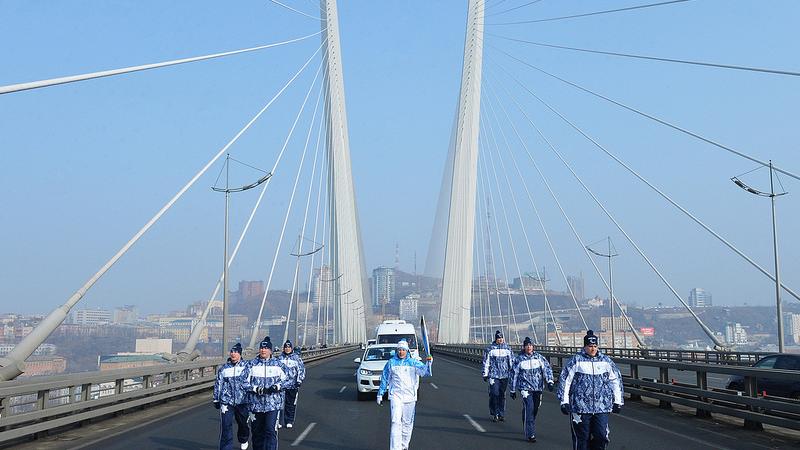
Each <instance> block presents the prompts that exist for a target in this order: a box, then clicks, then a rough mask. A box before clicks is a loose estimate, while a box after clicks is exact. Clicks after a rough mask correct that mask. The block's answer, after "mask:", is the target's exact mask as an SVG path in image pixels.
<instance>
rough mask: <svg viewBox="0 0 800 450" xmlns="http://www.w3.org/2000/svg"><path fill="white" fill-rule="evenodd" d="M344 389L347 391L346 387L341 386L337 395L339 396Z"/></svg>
mask: <svg viewBox="0 0 800 450" xmlns="http://www.w3.org/2000/svg"><path fill="white" fill-rule="evenodd" d="M345 389H347V386H342V388H341V389H339V393H340V394H341V393H342V392H344V390H345Z"/></svg>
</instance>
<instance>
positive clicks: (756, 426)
mask: <svg viewBox="0 0 800 450" xmlns="http://www.w3.org/2000/svg"><path fill="white" fill-rule="evenodd" d="M744 390H745V392H746V393H747V396H748V397H753V398H756V397H758V383H757V382H756V378H754V377H744ZM747 409H749V410H750V411H755V408H754V407H752V406H748V407H747ZM744 429H745V430H754V431H764V425H763V424H762V423H761V422H757V421H755V420H750V419H744Z"/></svg>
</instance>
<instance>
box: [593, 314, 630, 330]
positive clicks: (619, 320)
mask: <svg viewBox="0 0 800 450" xmlns="http://www.w3.org/2000/svg"><path fill="white" fill-rule="evenodd" d="M600 329H602V330H603V331H608V332H609V333H611V316H603V317H600ZM628 329H629V328H628V321H626V320H625V318H624V317H622V316H616V317H614V331H621V330H628Z"/></svg>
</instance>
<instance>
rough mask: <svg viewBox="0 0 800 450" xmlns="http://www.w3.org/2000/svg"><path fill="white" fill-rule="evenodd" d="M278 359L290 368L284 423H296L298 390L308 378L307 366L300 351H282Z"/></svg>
mask: <svg viewBox="0 0 800 450" xmlns="http://www.w3.org/2000/svg"><path fill="white" fill-rule="evenodd" d="M278 359H279V360H280V361H281V362H282V363H283V364H285V365H286V367H288V368H289V372H288V373H287V375H288V377H289V379H288V380H286V386H285V387H286V400H285V403H284V407H283V423H284V424H288V423H294V415H295V412H296V410H297V399H298V390H299V389H300V385H301V384H302V383H303V380H305V379H306V366H305V365H304V364H303V359H302V358H301V357H300V354H299V353H296V352H292V353H289V354H288V355H287V354H286V353H285V352H281V354H280V355H279V356H278Z"/></svg>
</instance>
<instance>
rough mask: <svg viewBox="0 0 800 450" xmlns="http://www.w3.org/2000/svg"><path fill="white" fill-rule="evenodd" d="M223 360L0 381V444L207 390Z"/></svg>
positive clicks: (308, 356)
mask: <svg viewBox="0 0 800 450" xmlns="http://www.w3.org/2000/svg"><path fill="white" fill-rule="evenodd" d="M356 348H358V345H343V346H337V347H329V348H324V349H318V350H310V351H306V352H303V361H305V362H311V361H317V360H320V359H324V358H329V357H331V356H335V355H339V354H342V353H346V352H350V351H352V350H354V349H356ZM223 362H224V361H221V360H218V359H208V360H200V361H194V362H190V363H183V364H159V365H155V366H147V367H140V368H136V369H119V370H109V371H97V372H84V373H76V374H68V375H55V376H47V377H33V378H27V379H17V380H14V381H4V382H0V444H2V443H5V442H8V441H12V440H15V439H19V438H22V437H25V436H30V435H36V434H37V433H41V432H46V431H48V430H52V429H55V428H61V427H65V426H69V425H74V424H77V423H81V422H84V421H86V420H89V419H94V418H98V417H102V416H106V415H110V414H115V413H119V412H121V411H124V410H128V409H131V408H136V407H141V406H146V405H149V404H152V403H156V402H161V401H165V400H169V399H172V398H175V397H180V396H185V395H188V394H193V393H196V392H200V391H205V390H209V389H211V388H212V387H213V386H214V380H215V377H216V373H217V368H218V367H219V366H220V365H221V364H223Z"/></svg>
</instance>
